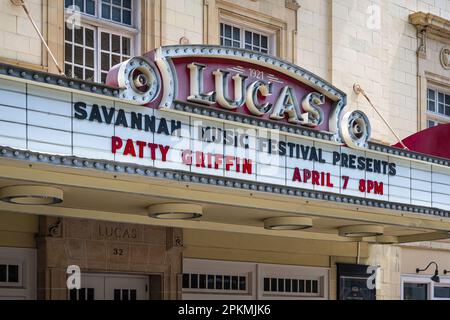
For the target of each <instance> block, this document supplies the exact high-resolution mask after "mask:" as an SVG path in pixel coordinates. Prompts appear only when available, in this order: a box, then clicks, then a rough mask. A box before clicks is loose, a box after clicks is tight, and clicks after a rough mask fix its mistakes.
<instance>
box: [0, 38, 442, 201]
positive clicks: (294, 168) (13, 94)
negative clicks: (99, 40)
mask: <svg viewBox="0 0 450 320" xmlns="http://www.w3.org/2000/svg"><path fill="white" fill-rule="evenodd" d="M196 48H197V47H195V46H194V47H168V48H162V49H159V50H158V51H157V52H154V53H150V54H148V55H146V56H145V57H144V58H133V59H131V60H129V61H126V62H124V63H123V64H122V65H118V66H116V67H115V68H113V69H112V70H111V72H110V74H109V75H108V81H109V83H110V84H115V85H116V87H117V88H119V89H120V90H119V96H118V97H117V98H114V99H111V98H106V97H102V96H101V95H94V96H92V95H86V94H85V93H83V92H82V91H77V90H70V91H69V90H64V89H61V88H58V87H57V86H53V87H51V86H50V87H49V86H47V87H42V86H40V85H39V84H38V83H35V82H33V81H28V82H27V83H23V82H19V81H17V80H14V78H12V77H9V78H8V77H6V78H7V79H6V80H5V79H0V146H3V147H10V148H13V149H15V150H29V151H35V152H40V153H45V154H50V155H61V156H70V157H75V159H80V161H81V162H80V161H76V162H72V164H73V163H77V164H80V163H81V164H85V163H86V165H87V163H89V161H88V160H83V159H92V160H94V161H103V162H106V163H107V164H106V165H105V167H112V168H114V167H120V166H121V165H122V166H127V165H133V166H137V167H139V168H142V170H144V172H146V168H148V169H152V168H158V169H159V170H169V171H171V172H174V173H176V174H178V173H180V174H181V175H183V173H189V174H194V175H199V176H200V177H204V178H201V179H200V181H203V179H204V180H205V181H210V180H211V179H212V180H217V181H222V180H223V181H227V182H226V183H225V182H224V184H225V185H226V186H230V187H233V186H235V185H240V186H244V185H246V186H247V187H248V188H250V186H253V185H254V186H259V187H257V189H255V190H258V191H266V190H269V189H270V190H276V189H279V188H289V190H298V191H299V192H298V193H297V192H294V193H292V195H297V194H300V195H302V194H303V193H302V192H303V191H311V192H319V193H323V194H326V195H330V197H336V198H337V197H339V196H346V197H349V199H350V198H351V199H355V200H354V201H356V202H354V203H363V202H359V201H360V200H358V199H367V200H368V201H369V202H370V200H374V201H382V202H385V203H397V204H400V205H410V206H419V207H422V208H437V209H440V210H450V168H449V167H448V166H445V165H441V164H434V163H429V162H426V161H418V160H416V159H411V158H407V157H401V156H395V155H393V154H388V153H383V152H378V153H377V152H374V151H372V150H370V149H369V148H364V146H365V145H366V143H367V139H368V138H369V137H370V124H369V122H368V120H367V117H366V116H365V115H364V114H363V113H361V112H359V111H356V112H353V113H347V114H343V107H344V106H345V95H344V94H342V93H341V92H340V91H339V90H337V89H335V88H334V87H332V86H331V85H329V84H327V83H325V82H323V80H321V79H319V78H316V77H315V76H313V75H311V74H310V73H308V72H307V71H304V70H302V69H300V68H298V67H296V66H293V65H290V64H288V63H286V62H282V61H278V60H275V59H274V58H271V57H267V56H260V55H256V54H254V53H249V52H246V51H241V50H234V49H225V48H219V47H211V48H209V47H206V49H207V51H205V52H202V51H201V50H202V49H200V48H197V51H195V50H194V49H196ZM203 49H204V48H203ZM177 50H178V51H177ZM210 50H212V51H210ZM219 50H220V51H219ZM236 52H237V53H236ZM271 59H272V60H271ZM114 81H115V83H114ZM179 104H182V105H187V106H192V107H193V109H192V110H195V106H199V107H200V106H202V108H207V109H208V110H211V113H210V114H212V112H216V113H219V112H222V111H223V110H225V111H226V112H227V114H233V115H235V117H234V118H233V117H232V118H228V117H226V118H220V117H215V118H214V117H209V116H205V115H204V114H203V113H199V114H197V113H189V112H185V111H177V110H178V109H176V108H175V107H174V106H176V105H179ZM236 117H240V118H244V119H258V120H257V122H252V121H249V122H245V121H240V122H238V121H234V120H235V119H236ZM269 124H270V125H269ZM277 125H279V126H285V127H286V128H289V129H290V128H293V130H285V131H283V130H277V129H276V128H277V127H276V126H277ZM297 128H301V129H302V128H306V130H309V131H306V132H307V133H308V132H310V131H311V130H313V131H314V130H315V132H320V133H321V134H323V135H324V136H325V134H329V137H332V138H331V140H332V141H330V139H319V138H316V136H311V135H309V134H306V135H304V134H297ZM302 130H303V129H302ZM313 131H311V132H313ZM302 132H303V131H302ZM342 141H345V144H344V143H342ZM74 161H75V160H74ZM219 185H220V184H219ZM352 201H353V200H352ZM361 201H362V200H361ZM364 203H366V202H364Z"/></svg>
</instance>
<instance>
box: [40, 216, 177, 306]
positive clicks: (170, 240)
mask: <svg viewBox="0 0 450 320" xmlns="http://www.w3.org/2000/svg"><path fill="white" fill-rule="evenodd" d="M39 229H40V230H39V237H38V239H37V245H38V264H37V265H38V298H39V299H50V300H53V299H67V287H66V279H67V274H66V270H67V267H68V266H69V265H77V266H79V267H80V269H81V272H82V274H83V272H89V273H122V274H139V275H151V274H159V275H162V277H163V288H162V289H163V297H162V298H164V299H176V298H180V297H181V295H180V290H181V288H179V286H178V279H179V274H180V273H181V268H182V232H181V230H178V229H173V228H162V227H153V226H144V225H130V224H119V223H111V222H101V221H93V220H79V219H67V218H64V219H55V218H48V217H41V218H40V227H39Z"/></svg>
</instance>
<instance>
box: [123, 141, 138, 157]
mask: <svg viewBox="0 0 450 320" xmlns="http://www.w3.org/2000/svg"><path fill="white" fill-rule="evenodd" d="M129 154H131V155H132V156H133V157H136V151H135V150H134V144H133V140H131V139H128V140H127V144H126V145H125V150H123V155H124V156H127V155H129Z"/></svg>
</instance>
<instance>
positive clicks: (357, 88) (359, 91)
mask: <svg viewBox="0 0 450 320" xmlns="http://www.w3.org/2000/svg"><path fill="white" fill-rule="evenodd" d="M353 91H354V92H355V93H356V94H357V95H359V94H362V95H363V96H364V98H366V100H367V101H368V102H369V104H370V105H371V106H372V108H373V109H374V110H375V112H376V113H377V114H378V115H379V116H380V118H381V120H383V122H384V123H385V124H386V126H387V127H388V128H389V130H391V132H392V133H393V134H394V136H395V137H396V138H397V140H398V142H399V143H400V144H401V145H402V147H403V149H405V150H409V149H408V147H407V146H406V145H405V144H404V143H403V141H402V140H401V139H400V137H399V136H398V135H397V134H396V133H395V131H394V129H393V128H392V127H391V126H390V125H389V123H388V122H387V120H386V119H385V118H384V117H383V115H382V114H381V113H380V112H379V111H378V109H377V108H375V106H374V105H373V103H372V101H370V99H369V97H368V96H367V94H366V92H365V91H364V89H363V88H362V87H361V86H360V85H359V84H357V83H355V84H354V85H353Z"/></svg>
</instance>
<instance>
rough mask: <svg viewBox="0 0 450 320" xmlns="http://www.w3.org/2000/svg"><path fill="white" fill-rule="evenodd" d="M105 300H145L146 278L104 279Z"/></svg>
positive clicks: (112, 277)
mask: <svg viewBox="0 0 450 320" xmlns="http://www.w3.org/2000/svg"><path fill="white" fill-rule="evenodd" d="M105 299H106V300H147V299H148V278H147V277H132V278H131V277H116V276H108V277H106V279H105Z"/></svg>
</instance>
